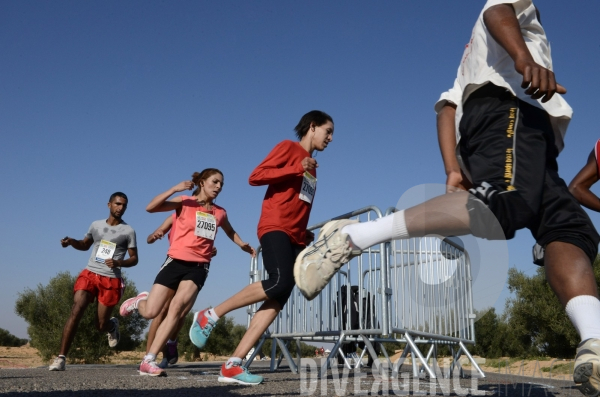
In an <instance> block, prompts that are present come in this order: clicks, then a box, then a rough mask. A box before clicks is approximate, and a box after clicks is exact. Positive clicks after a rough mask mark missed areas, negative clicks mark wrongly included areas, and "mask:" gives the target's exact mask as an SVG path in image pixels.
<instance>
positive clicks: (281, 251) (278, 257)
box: [260, 230, 304, 309]
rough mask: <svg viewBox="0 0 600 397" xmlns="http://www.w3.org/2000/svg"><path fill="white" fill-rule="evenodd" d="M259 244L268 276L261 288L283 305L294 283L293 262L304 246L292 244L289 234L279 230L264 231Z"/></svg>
mask: <svg viewBox="0 0 600 397" xmlns="http://www.w3.org/2000/svg"><path fill="white" fill-rule="evenodd" d="M260 244H261V246H262V252H263V264H264V267H265V270H266V271H267V273H268V274H269V278H268V279H266V280H263V281H262V286H263V289H264V290H265V294H267V297H269V299H274V300H276V301H277V302H279V305H280V306H281V308H282V309H283V306H284V305H285V303H286V302H287V300H288V299H289V297H290V294H291V293H292V290H293V289H294V286H295V285H296V281H295V280H294V262H295V261H296V257H297V256H298V254H299V253H300V251H302V249H303V248H304V247H302V246H300V245H296V244H293V243H292V242H291V240H290V238H289V236H288V235H287V234H286V233H284V232H281V231H278V230H277V231H272V232H268V233H265V234H264V235H263V236H262V237H261V239H260Z"/></svg>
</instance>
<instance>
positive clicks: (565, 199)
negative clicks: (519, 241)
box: [459, 83, 600, 262]
mask: <svg viewBox="0 0 600 397" xmlns="http://www.w3.org/2000/svg"><path fill="white" fill-rule="evenodd" d="M459 128H460V133H461V140H460V144H459V150H460V154H461V157H462V159H463V161H464V163H465V165H466V167H467V169H468V170H469V172H470V174H471V181H472V182H473V185H474V188H473V189H471V193H473V195H471V197H470V198H469V201H468V204H467V207H468V209H469V211H470V213H471V217H470V218H471V230H472V231H473V234H474V235H476V236H478V237H486V238H490V236H489V225H490V223H491V222H490V219H489V218H488V217H486V215H485V213H486V212H487V213H488V214H490V211H481V206H486V207H487V208H489V209H490V210H491V213H492V214H493V215H492V214H490V216H495V218H496V219H497V220H498V222H499V223H500V226H501V228H502V231H503V232H504V236H505V237H506V238H507V239H510V238H512V237H514V235H515V232H516V231H517V230H519V229H522V228H528V229H529V230H530V231H531V233H532V235H533V237H534V238H535V240H536V241H537V243H538V244H539V245H540V246H542V247H544V248H545V247H546V245H547V244H548V243H550V242H553V241H561V242H565V243H570V244H573V245H575V246H577V247H579V248H581V249H582V250H583V251H584V252H585V253H586V255H587V256H589V258H590V260H591V261H592V262H593V261H594V259H595V258H596V254H597V252H598V242H599V241H600V236H598V233H597V232H596V229H595V228H594V225H593V224H592V222H591V220H590V218H589V217H588V215H587V214H586V213H585V211H584V210H583V209H582V208H581V206H580V205H579V203H578V202H577V200H576V199H575V198H574V197H573V195H571V193H570V192H569V189H568V188H567V185H566V184H565V182H564V181H563V180H562V179H561V178H560V177H559V176H558V165H557V162H556V158H557V156H558V149H557V148H556V144H555V137H554V132H553V128H552V125H551V121H550V117H549V115H548V113H546V112H545V111H544V110H543V109H541V108H538V107H536V106H533V105H530V104H528V103H526V102H523V101H521V100H520V99H518V98H517V97H515V96H514V95H513V94H512V93H511V92H510V91H509V90H507V89H505V88H502V87H498V86H496V85H494V84H491V83H489V84H486V85H485V86H483V87H481V88H479V89H477V90H476V91H475V92H474V93H473V94H471V96H470V97H469V98H468V99H467V102H466V103H465V104H464V106H463V117H462V119H461V121H460V127H459ZM486 234H488V235H486ZM492 238H494V237H492Z"/></svg>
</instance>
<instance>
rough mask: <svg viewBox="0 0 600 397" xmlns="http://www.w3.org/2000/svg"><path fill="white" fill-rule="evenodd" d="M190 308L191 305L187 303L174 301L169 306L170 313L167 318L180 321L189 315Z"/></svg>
mask: <svg viewBox="0 0 600 397" xmlns="http://www.w3.org/2000/svg"><path fill="white" fill-rule="evenodd" d="M188 306H189V305H188V304H187V303H186V302H183V301H181V300H173V301H172V302H171V305H170V306H169V311H168V313H167V314H166V316H171V317H172V318H175V319H177V320H178V321H179V320H181V319H182V318H184V317H185V315H186V314H187V311H188V310H187V308H188Z"/></svg>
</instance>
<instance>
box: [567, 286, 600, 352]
mask: <svg viewBox="0 0 600 397" xmlns="http://www.w3.org/2000/svg"><path fill="white" fill-rule="evenodd" d="M565 310H566V311H567V315H568V316H569V319H570V320H571V322H572V323H573V325H574V326H575V328H576V329H577V332H579V336H580V337H581V340H582V341H584V340H587V339H590V338H596V339H600V301H599V300H598V299H597V298H595V297H593V296H591V295H579V296H576V297H575V298H572V299H571V300H570V301H569V302H568V303H567V307H566V308H565Z"/></svg>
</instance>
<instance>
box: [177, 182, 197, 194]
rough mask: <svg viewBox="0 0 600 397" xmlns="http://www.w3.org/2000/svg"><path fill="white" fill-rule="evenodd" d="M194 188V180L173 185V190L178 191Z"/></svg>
mask: <svg viewBox="0 0 600 397" xmlns="http://www.w3.org/2000/svg"><path fill="white" fill-rule="evenodd" d="M193 188H194V182H192V181H183V182H180V183H178V184H177V185H175V186H173V190H174V191H176V192H183V191H185V190H192V189H193Z"/></svg>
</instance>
